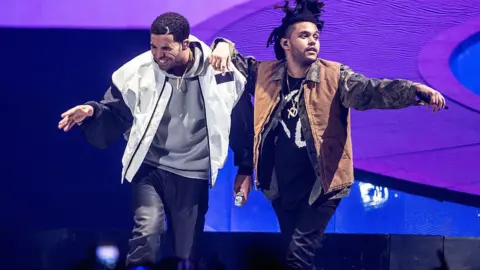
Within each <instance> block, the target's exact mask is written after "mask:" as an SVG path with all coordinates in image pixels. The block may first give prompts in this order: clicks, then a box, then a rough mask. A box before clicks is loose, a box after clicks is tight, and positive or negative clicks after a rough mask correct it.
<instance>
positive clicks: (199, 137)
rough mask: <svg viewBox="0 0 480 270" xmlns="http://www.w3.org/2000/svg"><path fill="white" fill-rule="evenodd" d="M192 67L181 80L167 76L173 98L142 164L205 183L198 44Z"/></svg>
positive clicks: (206, 166) (205, 148)
mask: <svg viewBox="0 0 480 270" xmlns="http://www.w3.org/2000/svg"><path fill="white" fill-rule="evenodd" d="M190 48H191V50H192V52H193V55H194V58H195V63H194V64H193V66H192V68H191V69H190V70H188V71H187V72H186V73H185V75H184V76H183V79H182V78H181V77H178V76H175V75H172V74H167V77H168V83H170V84H171V85H172V89H173V91H172V95H171V97H170V100H169V102H168V105H167V109H166V111H165V114H164V116H163V118H162V120H161V122H160V125H159V127H158V130H157V133H156V135H155V138H154V139H153V141H152V144H151V146H150V149H149V151H148V153H147V156H146V158H145V163H147V164H149V165H152V166H155V167H158V168H161V169H163V170H166V171H169V172H172V173H175V174H178V175H180V176H183V177H187V178H197V179H205V180H206V179H208V170H209V153H208V139H207V126H206V117H205V106H204V103H203V99H202V95H201V89H200V83H199V81H198V75H200V74H201V73H202V71H203V68H204V65H205V63H204V60H203V57H202V49H201V46H200V44H198V43H195V42H191V43H190Z"/></svg>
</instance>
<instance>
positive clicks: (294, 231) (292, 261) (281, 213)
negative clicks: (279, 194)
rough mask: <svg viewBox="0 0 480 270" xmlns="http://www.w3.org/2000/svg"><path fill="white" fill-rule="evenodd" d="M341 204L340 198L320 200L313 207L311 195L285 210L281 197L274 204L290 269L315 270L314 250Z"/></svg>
mask: <svg viewBox="0 0 480 270" xmlns="http://www.w3.org/2000/svg"><path fill="white" fill-rule="evenodd" d="M339 203H340V199H337V200H321V199H319V201H317V202H316V203H315V204H314V205H313V206H310V205H309V204H308V196H307V198H305V199H304V200H301V201H300V202H298V203H297V204H296V206H295V207H288V208H286V207H285V204H282V201H281V198H278V199H276V200H274V201H273V202H272V205H273V209H274V210H275V213H276V214H277V219H278V223H279V224H280V231H281V234H282V238H283V239H284V241H285V243H284V244H285V246H286V247H287V251H286V263H285V264H286V266H287V269H289V270H290V269H304V270H307V269H308V270H310V269H315V265H314V259H315V251H316V250H317V249H318V248H319V247H320V243H321V240H322V237H323V234H324V232H325V228H326V227H327V225H328V222H329V221H330V219H331V218H332V216H333V214H334V213H335V210H336V209H337V206H338V204H339Z"/></svg>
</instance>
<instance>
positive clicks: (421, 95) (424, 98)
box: [417, 92, 448, 110]
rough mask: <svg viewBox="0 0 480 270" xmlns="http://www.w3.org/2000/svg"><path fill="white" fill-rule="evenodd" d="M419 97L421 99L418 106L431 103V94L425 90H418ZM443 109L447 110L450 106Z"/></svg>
mask: <svg viewBox="0 0 480 270" xmlns="http://www.w3.org/2000/svg"><path fill="white" fill-rule="evenodd" d="M417 97H418V99H419V101H418V103H417V106H421V105H424V104H422V102H423V103H426V104H430V101H431V100H430V96H429V95H427V94H425V93H423V92H417ZM443 109H445V110H448V106H445V107H444V108H443Z"/></svg>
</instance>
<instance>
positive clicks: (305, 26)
mask: <svg viewBox="0 0 480 270" xmlns="http://www.w3.org/2000/svg"><path fill="white" fill-rule="evenodd" d="M282 8H283V10H284V11H285V13H286V16H285V17H284V18H283V20H282V24H281V25H280V26H279V27H277V28H276V29H275V30H274V31H273V33H272V34H271V36H270V38H269V40H268V45H270V44H274V49H275V55H276V58H277V61H265V62H260V61H256V60H255V59H254V58H253V57H243V56H242V55H240V54H239V53H238V51H236V50H235V48H234V45H233V43H231V42H230V41H228V40H226V39H221V38H219V39H216V40H215V41H214V43H213V44H212V47H213V48H214V49H215V50H214V52H213V53H212V56H211V58H210V61H211V64H212V66H214V67H215V68H216V69H218V70H224V68H225V66H226V64H227V63H228V62H229V60H228V59H229V58H230V59H231V60H232V62H233V63H234V65H235V66H236V67H237V69H239V70H240V71H241V72H242V73H243V74H244V76H245V77H246V78H247V89H249V91H250V93H251V94H252V95H254V98H255V102H254V104H255V110H254V113H253V114H252V104H251V103H249V104H245V109H246V110H245V115H250V120H251V121H252V120H253V123H251V122H250V123H249V124H248V125H253V133H254V136H253V139H252V140H253V142H252V143H253V157H254V160H253V163H254V168H255V172H256V179H255V184H256V187H258V188H260V189H261V190H262V191H263V192H264V194H265V195H266V197H267V198H268V199H270V200H271V201H272V205H273V208H274V210H275V212H276V215H277V218H278V221H279V224H280V229H281V233H282V235H283V236H284V237H285V240H287V243H288V244H287V243H286V244H287V246H288V250H287V254H286V260H287V266H288V268H289V269H313V268H314V254H315V250H316V248H317V247H318V246H319V244H320V241H321V238H322V236H323V233H324V230H325V228H326V226H327V224H328V222H329V220H330V218H331V217H332V215H333V214H334V212H335V210H336V208H337V206H338V205H339V203H340V200H341V198H343V197H345V196H347V195H348V193H349V188H350V187H351V185H352V184H353V181H354V175H353V162H352V143H351V135H350V126H351V123H350V109H356V110H361V111H364V110H369V109H400V108H405V107H408V106H414V105H418V104H419V102H420V100H423V101H425V103H429V105H433V111H437V110H440V109H442V108H445V99H444V98H443V97H442V95H441V94H440V93H439V92H437V91H435V90H433V89H431V88H430V87H428V86H425V85H422V84H417V83H413V82H411V81H407V80H400V79H397V80H379V79H371V78H366V77H365V76H363V75H362V74H359V73H355V72H354V71H352V70H351V69H350V68H349V67H347V66H345V65H342V64H340V63H336V62H332V61H327V60H323V59H318V52H319V48H320V43H319V32H320V30H321V29H322V27H323V21H321V20H319V16H320V14H321V12H322V11H323V10H322V8H323V3H319V2H317V1H316V0H306V1H296V6H295V7H294V8H290V7H289V5H288V1H287V2H286V4H285V6H283V7H282ZM268 45H267V46H268ZM247 118H248V117H247ZM247 118H245V119H247Z"/></svg>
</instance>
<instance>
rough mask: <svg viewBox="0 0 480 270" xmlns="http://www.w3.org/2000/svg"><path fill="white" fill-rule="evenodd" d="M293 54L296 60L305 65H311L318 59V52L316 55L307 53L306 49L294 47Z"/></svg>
mask: <svg viewBox="0 0 480 270" xmlns="http://www.w3.org/2000/svg"><path fill="white" fill-rule="evenodd" d="M292 56H293V60H294V61H295V62H298V63H300V64H302V65H304V66H309V65H311V64H313V63H314V62H315V61H316V60H317V58H318V52H317V53H316V54H315V55H307V52H306V51H305V50H298V49H293V50H292Z"/></svg>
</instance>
